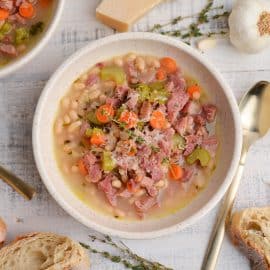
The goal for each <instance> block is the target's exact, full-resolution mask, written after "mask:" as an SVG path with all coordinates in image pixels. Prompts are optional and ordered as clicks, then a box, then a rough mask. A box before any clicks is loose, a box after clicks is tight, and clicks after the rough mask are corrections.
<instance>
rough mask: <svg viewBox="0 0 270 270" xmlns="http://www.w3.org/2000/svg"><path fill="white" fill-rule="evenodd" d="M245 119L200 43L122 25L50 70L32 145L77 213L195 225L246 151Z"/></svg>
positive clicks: (141, 223)
mask: <svg viewBox="0 0 270 270" xmlns="http://www.w3.org/2000/svg"><path fill="white" fill-rule="evenodd" d="M120 44H121V46H120ZM239 123H240V122H239V112H238V109H237V105H236V102H235V100H234V97H233V95H232V93H231V91H230V89H229V88H228V87H227V85H226V83H224V81H223V79H222V78H221V76H220V75H219V74H218V73H217V72H216V71H215V70H214V69H213V68H212V67H211V65H209V64H208V63H207V62H206V61H205V59H204V58H203V57H202V56H201V55H199V54H198V53H197V52H195V51H194V50H193V49H191V48H190V47H188V46H186V45H184V44H181V43H180V44H179V43H178V42H176V41H175V40H173V39H167V38H166V39H165V38H164V37H162V36H159V35H153V34H142V33H132V34H119V35H116V36H113V37H108V38H105V39H103V40H99V41H97V42H95V43H93V44H91V45H89V46H87V47H86V48H84V49H82V50H81V51H79V52H78V53H77V54H75V55H74V56H73V57H71V58H70V59H69V60H68V61H67V62H65V63H64V64H63V65H62V67H60V68H59V69H58V71H57V72H56V73H55V75H54V76H53V77H52V78H51V80H50V81H49V82H48V84H47V86H46V88H45V90H44V92H43V94H42V96H41V98H40V101H39V104H38V107H37V111H36V116H35V119H34V133H33V146H34V153H35V159H36V162H37V166H38V169H39V171H40V174H41V177H42V179H43V181H44V183H45V184H46V186H47V188H48V189H49V191H50V192H51V194H52V195H53V196H54V197H55V198H56V200H57V201H58V202H59V203H60V204H61V205H62V206H63V207H64V208H65V209H66V210H67V211H68V212H69V213H70V214H71V215H72V216H74V217H75V218H77V219H78V220H79V221H81V222H82V223H84V224H85V225H87V226H89V227H91V228H94V229H96V230H99V231H101V232H104V233H109V234H114V235H119V236H122V237H127V238H147V237H155V236H160V235H163V234H165V233H169V232H173V231H176V230H179V229H180V228H182V227H184V226H187V225H189V224H191V223H192V222H194V221H196V220H198V219H199V218H200V217H202V216H203V215H204V214H205V213H206V212H207V211H209V210H210V209H211V208H212V207H213V206H214V205H215V204H216V203H217V202H218V201H219V200H220V199H221V197H222V195H223V194H224V193H225V191H226V189H227V188H228V186H229V184H230V182H231V179H232V175H233V173H234V171H235V168H236V165H237V162H238V159H239V155H240V149H241V129H240V127H241V125H240V124H239ZM223 149H226V151H224V150H223Z"/></svg>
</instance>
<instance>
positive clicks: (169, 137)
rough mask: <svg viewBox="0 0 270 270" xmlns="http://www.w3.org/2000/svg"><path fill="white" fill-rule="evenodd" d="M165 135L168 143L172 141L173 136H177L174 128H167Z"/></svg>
mask: <svg viewBox="0 0 270 270" xmlns="http://www.w3.org/2000/svg"><path fill="white" fill-rule="evenodd" d="M163 134H164V139H165V140H167V141H170V140H172V138H173V135H174V134H175V131H174V129H173V128H167V129H165V130H164V132H163Z"/></svg>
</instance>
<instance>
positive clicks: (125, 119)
mask: <svg viewBox="0 0 270 270" xmlns="http://www.w3.org/2000/svg"><path fill="white" fill-rule="evenodd" d="M119 122H121V123H123V124H125V128H128V129H130V128H134V127H136V126H137V123H138V116H137V114H136V113H135V112H130V111H123V112H122V113H121V115H120V118H119Z"/></svg>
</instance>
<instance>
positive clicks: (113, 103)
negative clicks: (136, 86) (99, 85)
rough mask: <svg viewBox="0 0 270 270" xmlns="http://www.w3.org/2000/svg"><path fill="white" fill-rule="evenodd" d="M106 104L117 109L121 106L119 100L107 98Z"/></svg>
mask: <svg viewBox="0 0 270 270" xmlns="http://www.w3.org/2000/svg"><path fill="white" fill-rule="evenodd" d="M106 104H110V105H111V106H112V107H118V106H120V104H121V100H120V99H118V98H111V97H107V98H106Z"/></svg>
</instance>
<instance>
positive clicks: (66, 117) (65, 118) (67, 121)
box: [64, 114, 71, 125]
mask: <svg viewBox="0 0 270 270" xmlns="http://www.w3.org/2000/svg"><path fill="white" fill-rule="evenodd" d="M70 122H71V119H70V117H69V116H68V115H67V114H66V115H65V116H64V124H65V125H68V124H70Z"/></svg>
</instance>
